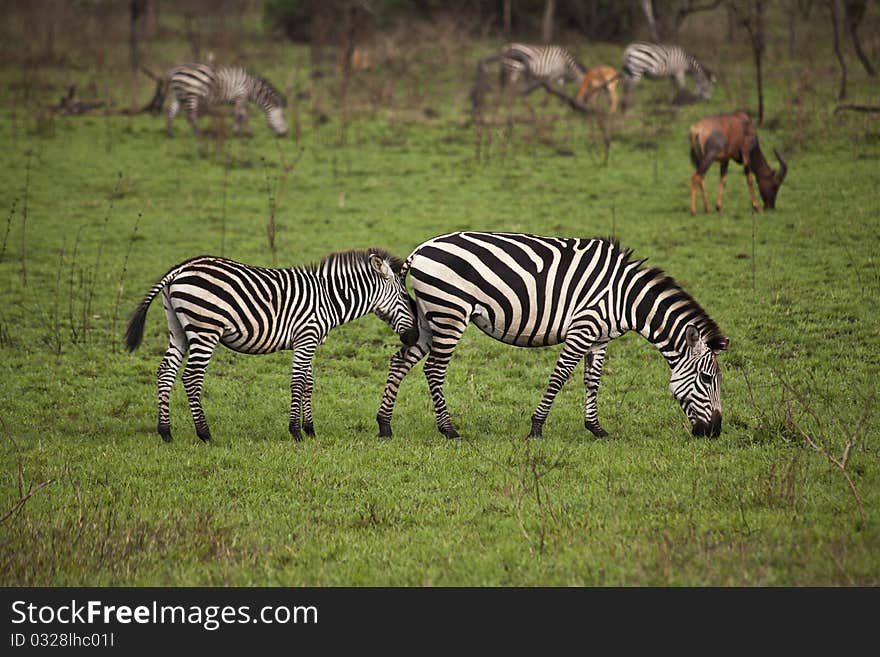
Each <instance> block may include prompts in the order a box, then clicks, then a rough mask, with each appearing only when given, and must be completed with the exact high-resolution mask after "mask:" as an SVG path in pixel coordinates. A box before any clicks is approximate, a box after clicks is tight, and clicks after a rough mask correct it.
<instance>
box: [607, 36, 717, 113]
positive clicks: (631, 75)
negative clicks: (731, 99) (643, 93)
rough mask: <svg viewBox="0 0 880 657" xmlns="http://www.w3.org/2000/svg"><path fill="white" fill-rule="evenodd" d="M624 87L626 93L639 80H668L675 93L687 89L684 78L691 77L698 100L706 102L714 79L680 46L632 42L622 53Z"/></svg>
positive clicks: (703, 66) (710, 73) (700, 63)
mask: <svg viewBox="0 0 880 657" xmlns="http://www.w3.org/2000/svg"><path fill="white" fill-rule="evenodd" d="M622 68H623V74H624V79H623V86H624V91H625V92H627V93H628V92H629V91H630V90H631V89H632V88H633V87H634V86H635V85H636V84H637V83H638V82H639V80H641V79H642V77H648V78H652V79H659V78H669V79H671V80H672V83H673V85H674V86H675V89H676V92H678V91H681V90H682V89H686V88H687V87H686V84H687V81H686V77H685V76H686V75H687V74H690V75H691V76H693V78H694V83H695V85H696V90H697V97H698V98H699V99H700V100H709V98H710V96H711V94H712V80H713V79H714V76H713V74H712V72H711V71H710V70H709V69H708V68H706V66H705V65H704V64H703V63H702V62H700V61H699V60H698V59H697V58H696V57H694V56H693V55H690V54H688V53H687V52H685V50H684V49H683V48H682V47H681V46H677V45H667V44H660V43H645V42H636V43H631V44H630V45H628V46H627V47H626V50H624V51H623V67H622Z"/></svg>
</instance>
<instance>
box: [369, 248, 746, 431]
mask: <svg viewBox="0 0 880 657" xmlns="http://www.w3.org/2000/svg"><path fill="white" fill-rule="evenodd" d="M643 263H644V261H643V260H638V261H636V260H633V259H632V257H631V252H630V251H629V250H625V249H622V248H621V247H620V246H618V245H617V244H616V243H615V242H611V241H608V240H601V239H576V238H560V237H540V236H536V235H524V234H518V233H479V232H456V233H449V234H447V235H441V236H439V237H435V238H434V239H431V240H428V241H427V242H424V243H423V244H421V245H419V246H418V247H416V249H415V250H414V251H413V252H412V254H411V255H410V256H409V257H408V258H407V260H406V262H405V263H404V265H403V270H402V271H403V273H404V275H405V274H406V273H407V272H408V273H409V275H410V277H411V285H412V289H413V291H414V293H415V299H416V307H417V314H418V320H419V339H418V341H417V342H416V343H415V344H412V345H408V346H406V347H404V348H402V349H401V350H400V351H398V352H397V353H395V354H394V355H393V356H392V357H391V364H390V368H389V371H388V379H387V381H386V385H385V392H384V393H383V396H382V404H381V406H380V408H379V412H378V413H377V415H376V420H377V422H378V424H379V435H380V436H390V435H391V416H392V412H393V410H394V403H395V401H396V398H397V392H398V390H399V388H400V383H401V381H402V380H403V378H404V377H405V376H406V375H407V373H408V372H409V371H410V369H412V367H413V366H414V365H415V364H416V363H418V362H419V361H420V360H422V358H424V357H425V356H427V357H428V358H427V360H426V361H425V366H424V372H425V377H426V378H427V380H428V387H429V389H430V392H431V398H432V400H433V403H434V413H435V416H436V420H437V427H438V429H439V430H440V432H441V433H443V434H444V435H445V436H447V437H448V438H458V436H459V434H458V432H457V431H456V429H455V427H454V425H453V423H452V420H451V419H450V415H449V410H448V408H447V406H446V398H445V396H444V393H443V383H444V380H445V377H446V369H447V367H448V365H449V361H450V359H451V358H452V353H453V351H454V350H455V346H456V344H458V341H459V339H460V338H461V336H462V334H463V333H464V331H465V329H466V328H467V326H468V324H469V323H470V322H473V323H474V324H476V325H477V328H479V329H480V330H482V331H483V332H484V333H486V334H487V335H489V336H491V337H493V338H495V339H496V340H500V341H501V342H504V343H507V344H510V345H515V346H519V347H546V346H549V345H556V344H562V345H563V347H562V352H561V353H560V355H559V358H558V360H557V362H556V366H555V368H554V369H553V372H552V373H551V375H550V381H549V383H548V385H547V389H546V391H545V393H544V395H543V398H542V399H541V402H540V404H538V406H537V408H536V409H535V412H534V413H533V414H532V426H531V431H530V433H529V436H530V437H539V436H540V435H541V432H542V428H543V425H544V422H545V420H546V419H547V415H548V414H549V412H550V406H551V404H552V403H553V400H554V398H555V397H556V395H557V393H558V392H559V390H560V389H561V388H562V385H563V384H564V383H565V382H566V380H568V378H569V377H570V376H571V373H572V371H573V370H574V368H575V366H576V365H577V364H578V363H579V362H580V361H581V360H584V361H585V363H586V365H585V371H584V384H585V388H586V400H585V409H584V425H585V427H586V428H587V429H589V430H590V431H591V432H592V433H593V434H594V435H596V436H606V435H608V434H607V432H606V431H605V430H604V429H603V428H602V427H601V425H600V424H599V419H598V415H597V412H596V392H597V389H598V385H599V377H600V375H601V370H602V362H603V360H604V356H605V345H606V344H607V343H608V342H609V341H611V340H613V339H614V338H616V337H619V336H620V335H623V334H624V333H626V332H627V331H630V330H634V331H637V332H638V333H639V334H641V335H642V336H643V337H644V338H645V339H647V340H648V341H649V342H651V343H652V344H653V345H654V346H655V347H656V348H657V349H658V350H659V351H660V353H661V354H662V355H663V357H664V358H665V359H666V362H667V363H668V364H669V367H670V370H671V378H670V383H669V387H670V390H671V391H672V395H673V397H674V398H675V399H676V400H677V401H678V403H679V404H680V405H681V407H682V409H683V410H684V412H685V415H687V417H688V420H689V421H690V423H691V428H692V432H693V434H694V435H696V436H708V435H711V436H717V435H720V433H721V402H720V387H721V372H720V370H719V368H718V362H717V360H716V355H717V354H718V353H719V352H721V351H724V350H726V349H727V347H728V344H729V341H728V339H727V338H726V337H724V336H723V335H722V334H721V331H720V329H719V328H718V326H717V324H716V323H715V322H714V321H713V320H712V319H711V318H710V317H709V316H708V315H707V314H706V312H705V311H704V310H703V309H702V308H701V307H700V305H699V304H698V303H697V302H696V301H695V300H694V299H693V298H692V297H691V296H690V295H689V294H688V293H687V292H685V291H684V290H682V289H681V287H680V286H679V285H678V284H677V283H676V282H675V281H674V280H672V279H671V278H669V277H668V276H666V275H665V274H664V273H663V272H662V271H661V270H659V269H656V268H647V267H643V266H642V265H643Z"/></svg>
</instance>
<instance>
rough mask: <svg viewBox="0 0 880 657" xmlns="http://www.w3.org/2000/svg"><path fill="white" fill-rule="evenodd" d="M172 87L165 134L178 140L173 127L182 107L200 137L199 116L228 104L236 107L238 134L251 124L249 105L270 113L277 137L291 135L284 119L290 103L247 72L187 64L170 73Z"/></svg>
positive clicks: (267, 118) (269, 117)
mask: <svg viewBox="0 0 880 657" xmlns="http://www.w3.org/2000/svg"><path fill="white" fill-rule="evenodd" d="M168 85H169V87H170V90H171V103H170V105H169V106H168V116H167V119H166V122H165V132H166V134H167V135H168V136H169V137H173V136H174V133H173V130H172V127H171V124H172V123H173V121H174V118H175V117H176V116H177V114H178V112H180V108H181V107H184V108H185V109H186V116H187V118H188V119H189V123H190V125H191V126H192V129H193V132H195V133H196V134H197V135H198V134H199V126H198V122H197V118H198V114H199V112H200V111H204V110H205V109H206V108H208V107H212V106H214V105H220V104H224V103H226V104H231V105H234V106H235V110H234V112H235V134H239V133H240V132H241V129H242V126H243V125H244V124H245V123H246V122H247V105H248V103H249V102H253V103H255V104H256V105H258V106H259V107H260V108H261V109H262V110H263V111H264V112H265V113H266V121H267V122H268V124H269V127H270V128H271V129H272V131H273V132H274V133H275V135H276V136H278V137H283V136H285V135H286V134H287V121H286V120H285V118H284V107H285V106H286V105H287V101H286V99H285V98H284V96H283V95H282V94H281V93H280V92H279V91H278V90H277V89H276V88H275V87H273V86H272V84H271V83H270V82H268V81H267V80H264V79H263V78H261V77H259V76H256V75H253V74H251V73H248V72H247V71H245V70H244V69H243V68H237V67H228V66H216V67H215V66H209V65H207V64H184V65H182V66H178V67H176V68H173V69H172V70H171V71H170V72H169V74H168Z"/></svg>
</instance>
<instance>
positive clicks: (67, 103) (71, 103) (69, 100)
mask: <svg viewBox="0 0 880 657" xmlns="http://www.w3.org/2000/svg"><path fill="white" fill-rule="evenodd" d="M104 105H107V101H104V100H99V101H91V102H85V101H82V100H80V99H79V98H78V97H77V95H76V85H75V84H72V85H70V86H69V87H68V88H67V93H66V94H65V95H63V96H62V97H61V98H60V99H59V101H58V104H57V105H54V106H53V107H50V108H49V109H50V110H51V111H52V112H54V113H56V114H61V115H78V114H85V113H86V112H88V111H90V110H93V109H97V108H98V107H104Z"/></svg>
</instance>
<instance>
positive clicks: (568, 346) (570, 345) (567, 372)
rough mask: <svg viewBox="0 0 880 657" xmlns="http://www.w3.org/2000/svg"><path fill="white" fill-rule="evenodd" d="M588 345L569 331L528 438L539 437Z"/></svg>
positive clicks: (534, 415) (536, 410) (534, 416)
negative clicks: (552, 408) (558, 397)
mask: <svg viewBox="0 0 880 657" xmlns="http://www.w3.org/2000/svg"><path fill="white" fill-rule="evenodd" d="M589 346H590V345H589V344H584V343H583V342H582V341H581V340H578V339H577V337H576V336H575V335H572V334H571V333H569V336H568V339H567V340H566V342H565V346H564V347H563V348H562V353H560V354H559V358H558V359H557V360H556V367H554V368H553V372H551V373H550V382H549V383H548V384H547V390H545V391H544V396H543V397H542V398H541V403H540V404H538V407H537V408H536V409H535V412H534V413H533V414H532V429H531V431H530V432H529V435H528V437H529V438H540V437H541V431H542V429H543V428H544V422H545V421H546V420H547V416H548V415H549V414H550V406H551V405H552V404H553V400H554V399H556V395H557V394H559V391H560V390H561V389H562V386H563V385H564V384H565V382H566V381H568V379H569V377H570V376H571V373H572V372H573V371H574V368H575V367H576V366H577V364H578V363H579V362H580V360H581V358H583V357H584V354H585V353H586V352H587V350H588V349H589ZM425 367H427V365H426V366H425Z"/></svg>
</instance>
